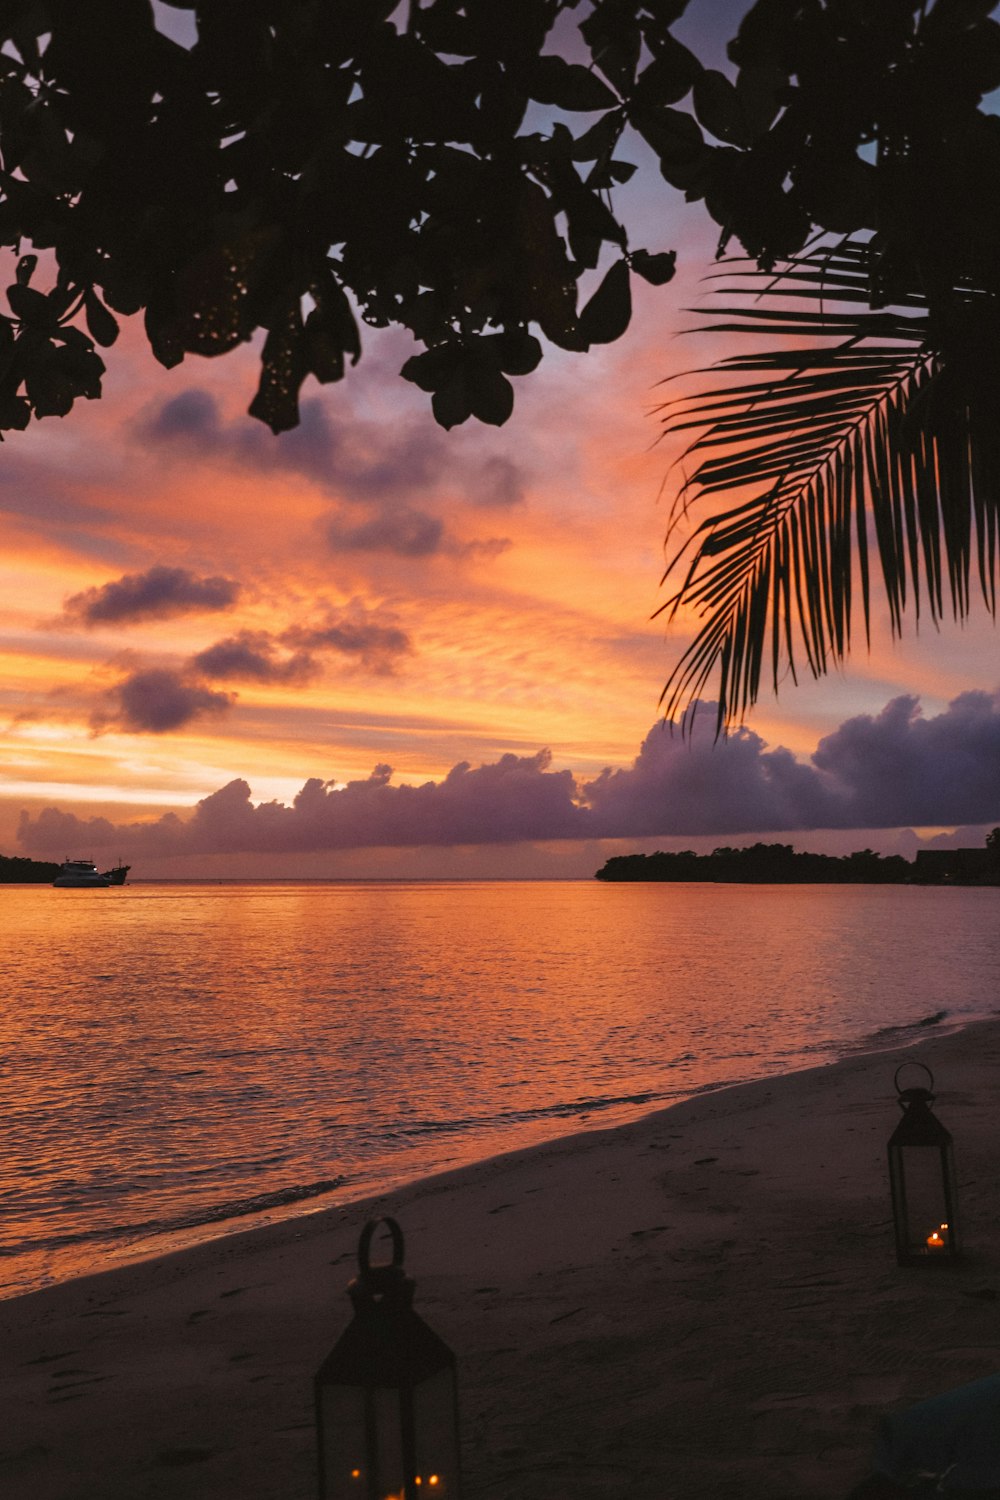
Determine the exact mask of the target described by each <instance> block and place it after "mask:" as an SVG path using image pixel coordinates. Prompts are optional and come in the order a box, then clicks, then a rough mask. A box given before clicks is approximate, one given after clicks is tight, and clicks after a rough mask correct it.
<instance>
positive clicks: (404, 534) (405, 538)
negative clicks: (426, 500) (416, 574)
mask: <svg viewBox="0 0 1000 1500" xmlns="http://www.w3.org/2000/svg"><path fill="white" fill-rule="evenodd" d="M326 536H327V541H328V542H329V543H330V546H331V547H332V548H333V549H334V551H343V552H394V553H396V555H397V556H399V557H430V556H432V555H433V554H434V553H435V552H441V551H442V550H444V542H445V534H444V522H443V521H441V520H440V519H439V518H438V517H437V516H431V515H428V513H427V512H426V511H423V510H415V509H414V508H413V507H412V506H409V505H403V506H400V507H399V508H398V509H397V508H392V507H389V506H387V507H385V509H382V510H379V511H378V512H377V513H376V514H375V515H373V516H370V517H369V518H368V519H367V520H365V521H353V520H348V519H347V518H346V517H345V516H344V515H343V514H338V515H335V516H331V518H330V520H329V521H328V522H327V526H326Z"/></svg>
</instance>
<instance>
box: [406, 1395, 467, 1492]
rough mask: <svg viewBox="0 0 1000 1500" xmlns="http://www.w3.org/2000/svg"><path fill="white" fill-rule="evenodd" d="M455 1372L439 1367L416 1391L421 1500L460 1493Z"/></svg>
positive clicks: (415, 1419) (414, 1397) (417, 1472)
mask: <svg viewBox="0 0 1000 1500" xmlns="http://www.w3.org/2000/svg"><path fill="white" fill-rule="evenodd" d="M456 1407H457V1398H456V1391H455V1372H454V1370H452V1369H444V1370H439V1371H438V1372H437V1374H435V1375H432V1376H431V1377H430V1379H429V1380H424V1381H421V1383H420V1385H418V1386H417V1387H416V1389H415V1390H414V1392H413V1416H414V1430H415V1434H416V1453H415V1460H416V1462H415V1469H416V1477H417V1478H418V1479H419V1480H420V1495H421V1500H430V1497H431V1496H441V1497H442V1500H443V1497H444V1496H446V1495H450V1496H452V1497H454V1496H456V1495H457V1494H458V1423H457V1420H456Z"/></svg>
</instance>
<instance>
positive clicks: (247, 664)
mask: <svg viewBox="0 0 1000 1500" xmlns="http://www.w3.org/2000/svg"><path fill="white" fill-rule="evenodd" d="M412 650H413V643H412V642H411V640H410V637H409V635H408V634H407V633H406V631H405V630H403V629H402V628H401V627H400V626H399V625H397V624H396V623H395V621H394V620H392V619H391V617H389V616H388V615H383V614H382V613H381V612H380V611H378V610H370V609H368V608H367V606H366V605H365V604H364V603H363V601H362V600H360V599H352V600H351V602H350V603H349V604H348V605H347V606H346V608H344V609H341V610H328V611H327V614H326V617H325V618H324V619H323V620H321V621H320V622H319V623H317V624H313V625H292V626H290V627H289V629H288V630H284V631H282V632H281V634H280V635H277V636H275V635H272V634H271V633H270V632H269V631H266V630H240V631H238V632H237V633H236V634H235V635H232V636H228V637H227V638H226V639H225V640H221V641H216V642H215V644H214V645H212V646H207V647H206V648H205V650H204V651H199V652H198V653H197V655H195V656H192V657H191V659H190V661H189V662H188V668H189V670H190V671H192V672H194V673H197V674H198V675H199V676H202V677H208V678H211V679H212V680H213V681H217V682H218V681H227V680H228V681H233V682H277V683H281V682H284V683H297V682H308V681H309V680H310V679H312V678H314V677H316V676H318V675H319V673H320V672H321V671H322V670H323V662H322V658H323V657H326V656H334V657H339V658H340V659H341V662H342V663H343V662H346V663H349V665H350V667H351V668H352V669H361V670H364V671H366V672H372V673H376V674H378V675H380V676H384V675H388V674H390V673H392V672H394V671H395V670H396V667H397V665H398V663H399V661H400V659H401V658H402V657H403V656H406V655H408V654H409V653H410V652H411V651H412Z"/></svg>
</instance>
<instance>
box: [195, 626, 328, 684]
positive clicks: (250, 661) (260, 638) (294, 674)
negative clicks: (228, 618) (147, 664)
mask: <svg viewBox="0 0 1000 1500" xmlns="http://www.w3.org/2000/svg"><path fill="white" fill-rule="evenodd" d="M190 665H191V666H192V668H193V669H194V670H195V671H196V672H200V673H201V674H202V675H203V676H205V677H211V678H213V679H216V680H218V679H222V680H228V681H237V682H307V681H308V680H309V678H310V677H315V675H316V673H317V672H318V670H319V665H318V663H317V662H316V661H315V660H314V659H313V658H312V657H311V656H310V655H309V654H308V653H307V652H305V651H297V652H295V653H294V655H292V656H286V657H279V655H278V654H277V650H276V648H275V645H274V641H273V640H272V639H271V637H270V636H269V635H268V634H267V632H266V631H263V630H241V631H239V633H238V634H237V635H234V636H229V637H228V638H227V639H226V640H224V641H216V643H215V645H214V646H208V647H206V649H205V650H204V651H199V652H198V654H197V655H196V656H193V657H192V658H191V663H190Z"/></svg>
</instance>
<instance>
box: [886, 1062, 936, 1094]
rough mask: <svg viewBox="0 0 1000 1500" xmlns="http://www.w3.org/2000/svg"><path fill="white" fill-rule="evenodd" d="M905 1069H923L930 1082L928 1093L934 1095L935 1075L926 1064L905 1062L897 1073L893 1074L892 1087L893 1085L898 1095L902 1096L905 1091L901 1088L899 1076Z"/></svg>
mask: <svg viewBox="0 0 1000 1500" xmlns="http://www.w3.org/2000/svg"><path fill="white" fill-rule="evenodd" d="M904 1068H922V1069H923V1071H924V1072H925V1073H926V1074H927V1078H928V1080H929V1082H928V1093H930V1094H933V1093H934V1074H933V1073H932V1072H931V1070H930V1068H929V1067H928V1066H927V1064H926V1063H922V1062H903V1063H900V1065H899V1067H898V1068H897V1069H896V1071H895V1073H894V1074H893V1078H892V1085H893V1088H894V1089H895V1090H896V1093H897V1094H902V1092H903V1090H902V1089H901V1088H900V1086H899V1075H900V1073H902V1071H903V1069H904Z"/></svg>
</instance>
